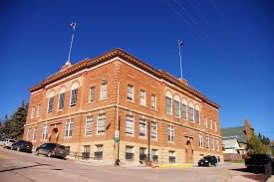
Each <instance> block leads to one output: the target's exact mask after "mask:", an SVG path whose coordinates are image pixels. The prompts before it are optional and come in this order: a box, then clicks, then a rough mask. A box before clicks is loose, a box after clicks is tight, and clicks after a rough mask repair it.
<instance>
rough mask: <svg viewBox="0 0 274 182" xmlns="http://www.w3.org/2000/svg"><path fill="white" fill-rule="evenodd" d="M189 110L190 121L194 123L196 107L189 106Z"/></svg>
mask: <svg viewBox="0 0 274 182" xmlns="http://www.w3.org/2000/svg"><path fill="white" fill-rule="evenodd" d="M188 110H189V121H190V122H193V123H194V122H195V121H194V107H191V106H189V107H188Z"/></svg>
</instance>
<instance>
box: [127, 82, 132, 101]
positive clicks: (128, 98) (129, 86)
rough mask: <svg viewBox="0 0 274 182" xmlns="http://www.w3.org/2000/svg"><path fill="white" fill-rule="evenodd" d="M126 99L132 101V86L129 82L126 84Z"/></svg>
mask: <svg viewBox="0 0 274 182" xmlns="http://www.w3.org/2000/svg"><path fill="white" fill-rule="evenodd" d="M127 100H128V101H134V86H133V85H130V84H128V85H127Z"/></svg>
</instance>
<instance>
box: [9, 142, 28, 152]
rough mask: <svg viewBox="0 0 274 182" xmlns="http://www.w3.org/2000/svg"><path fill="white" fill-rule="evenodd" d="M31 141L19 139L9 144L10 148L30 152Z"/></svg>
mask: <svg viewBox="0 0 274 182" xmlns="http://www.w3.org/2000/svg"><path fill="white" fill-rule="evenodd" d="M32 147H33V145H32V143H31V142H29V141H25V140H19V141H17V142H15V143H14V144H12V145H11V149H12V150H18V151H24V152H30V153H31V151H32Z"/></svg>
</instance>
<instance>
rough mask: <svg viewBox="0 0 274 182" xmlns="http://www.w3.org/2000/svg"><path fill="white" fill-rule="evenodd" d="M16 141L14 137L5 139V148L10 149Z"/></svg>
mask: <svg viewBox="0 0 274 182" xmlns="http://www.w3.org/2000/svg"><path fill="white" fill-rule="evenodd" d="M15 142H16V141H15V140H13V139H6V140H5V141H4V148H7V149H10V148H11V146H12V144H14V143H15Z"/></svg>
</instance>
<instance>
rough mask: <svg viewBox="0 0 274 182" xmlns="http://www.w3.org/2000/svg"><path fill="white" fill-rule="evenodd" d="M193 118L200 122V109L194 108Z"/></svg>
mask: <svg viewBox="0 0 274 182" xmlns="http://www.w3.org/2000/svg"><path fill="white" fill-rule="evenodd" d="M194 118H195V122H196V123H198V124H200V111H199V110H198V109H195V111H194Z"/></svg>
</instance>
